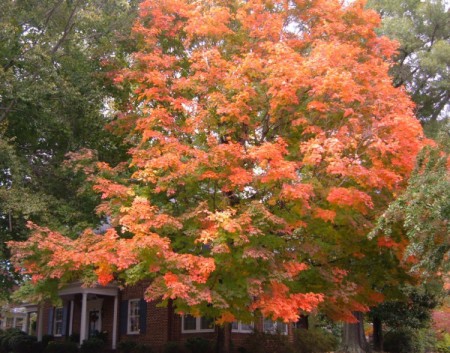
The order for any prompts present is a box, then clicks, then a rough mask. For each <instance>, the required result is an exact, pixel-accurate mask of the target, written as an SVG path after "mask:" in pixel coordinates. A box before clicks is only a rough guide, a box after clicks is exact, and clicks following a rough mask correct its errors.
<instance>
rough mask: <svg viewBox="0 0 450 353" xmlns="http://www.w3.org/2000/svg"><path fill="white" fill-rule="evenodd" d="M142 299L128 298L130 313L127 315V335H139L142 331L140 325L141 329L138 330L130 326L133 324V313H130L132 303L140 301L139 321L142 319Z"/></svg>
mask: <svg viewBox="0 0 450 353" xmlns="http://www.w3.org/2000/svg"><path fill="white" fill-rule="evenodd" d="M140 301H141V299H130V300H128V308H127V310H128V315H127V335H139V334H140V333H141V328H140V327H139V329H138V330H137V331H131V329H130V326H131V315H130V310H131V303H138V307H139V316H138V322H139V321H140V319H141V312H140V311H141V307H140Z"/></svg>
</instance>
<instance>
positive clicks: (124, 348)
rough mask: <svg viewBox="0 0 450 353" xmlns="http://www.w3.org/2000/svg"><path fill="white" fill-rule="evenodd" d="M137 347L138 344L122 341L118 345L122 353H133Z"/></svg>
mask: <svg viewBox="0 0 450 353" xmlns="http://www.w3.org/2000/svg"><path fill="white" fill-rule="evenodd" d="M137 345H138V344H137V342H134V341H122V342H119V344H118V345H117V349H118V350H119V352H120V353H133V349H135V348H136V346H137Z"/></svg>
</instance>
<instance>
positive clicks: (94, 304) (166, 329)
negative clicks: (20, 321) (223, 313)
mask: <svg viewBox="0 0 450 353" xmlns="http://www.w3.org/2000/svg"><path fill="white" fill-rule="evenodd" d="M147 287H148V283H139V284H137V285H134V286H129V287H125V288H123V289H119V287H117V286H116V285H114V284H110V285H107V286H100V285H97V286H94V287H89V288H87V287H83V286H82V285H81V284H80V283H73V284H71V285H69V286H67V287H65V288H63V289H61V290H60V291H59V296H60V298H61V299H62V306H61V307H54V306H51V305H50V304H45V305H42V306H40V308H39V315H38V324H37V335H38V340H41V339H42V336H43V335H45V334H49V335H53V336H55V337H56V338H58V337H60V338H61V339H63V338H64V337H70V336H72V337H76V338H77V339H79V342H80V343H81V342H83V341H84V340H85V339H87V338H89V337H90V336H92V335H94V334H95V333H96V332H102V333H104V334H105V335H106V337H107V345H108V347H109V348H111V349H113V350H114V349H116V347H117V345H118V343H119V342H121V341H135V342H139V343H144V344H148V345H150V346H152V347H153V348H155V349H156V350H158V349H161V348H162V347H164V345H165V344H166V343H167V342H171V341H176V342H180V343H183V342H185V341H186V340H188V339H189V338H192V337H202V338H205V339H210V340H215V339H216V337H217V328H216V327H215V326H214V322H213V320H211V319H208V318H204V317H193V316H189V315H186V316H180V315H178V314H176V313H175V310H174V308H173V307H172V306H171V305H170V304H169V305H168V306H167V307H159V306H158V305H157V303H155V302H146V301H145V300H144V299H143V298H144V293H145V290H146V288H147ZM292 329H293V328H292V326H291V325H288V324H285V323H281V322H273V321H271V320H263V319H262V318H261V319H260V320H256V322H254V323H251V324H245V323H241V322H235V323H233V324H232V330H231V341H232V342H233V346H235V347H239V346H241V345H243V344H245V343H244V342H245V340H246V338H247V337H248V335H249V334H250V333H252V332H253V331H254V330H258V331H264V332H270V333H275V332H277V333H281V334H285V335H287V336H288V337H291V336H292Z"/></svg>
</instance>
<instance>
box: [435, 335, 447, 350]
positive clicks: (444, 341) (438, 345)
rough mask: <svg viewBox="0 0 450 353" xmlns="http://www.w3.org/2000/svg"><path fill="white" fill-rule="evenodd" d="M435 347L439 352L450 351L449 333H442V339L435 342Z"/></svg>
mask: <svg viewBox="0 0 450 353" xmlns="http://www.w3.org/2000/svg"><path fill="white" fill-rule="evenodd" d="M436 349H437V351H438V352H439V353H450V334H449V333H444V336H443V337H442V339H440V340H439V341H437V342H436Z"/></svg>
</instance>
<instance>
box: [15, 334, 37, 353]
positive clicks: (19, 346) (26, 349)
mask: <svg viewBox="0 0 450 353" xmlns="http://www.w3.org/2000/svg"><path fill="white" fill-rule="evenodd" d="M36 342H37V339H36V337H34V336H30V335H27V334H23V335H14V336H12V337H11V339H10V340H9V345H10V347H11V351H12V352H14V353H30V352H34V348H35V347H34V344H35V343H36Z"/></svg>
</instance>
